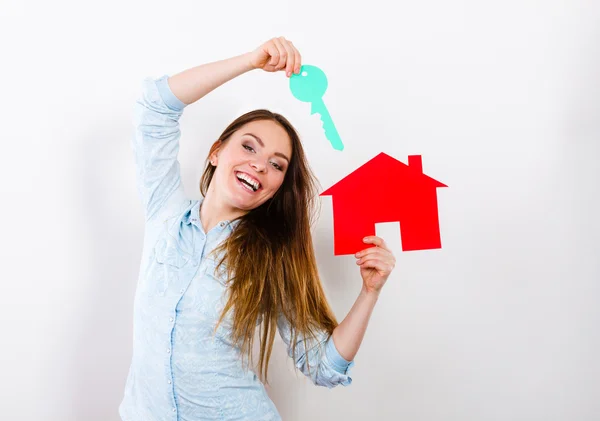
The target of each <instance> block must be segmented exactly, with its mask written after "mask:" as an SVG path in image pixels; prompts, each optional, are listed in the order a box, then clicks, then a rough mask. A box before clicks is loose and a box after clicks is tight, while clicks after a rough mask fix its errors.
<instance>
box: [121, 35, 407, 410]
mask: <svg viewBox="0 0 600 421" xmlns="http://www.w3.org/2000/svg"><path fill="white" fill-rule="evenodd" d="M300 66H301V57H300V54H299V52H298V50H297V49H296V48H295V46H294V45H293V44H292V43H291V42H290V41H288V40H286V39H285V38H283V37H280V38H274V39H271V40H269V41H268V42H266V43H264V44H263V45H261V46H260V47H258V48H257V49H256V50H254V51H252V52H249V53H246V54H242V55H239V56H236V57H233V58H230V59H226V60H222V61H217V62H214V63H209V64H204V65H201V66H198V67H194V68H191V69H188V70H185V71H183V72H181V73H179V74H176V75H174V76H172V77H168V76H166V75H165V76H162V77H161V78H158V79H156V80H153V79H150V78H147V79H145V80H144V82H143V90H142V94H141V95H140V97H139V99H138V100H137V101H136V104H135V126H136V132H135V136H134V138H133V149H134V155H135V163H136V168H137V182H138V190H139V193H140V197H141V199H142V203H143V208H144V214H145V219H146V222H145V236H144V245H143V252H142V261H141V265H140V275H139V278H138V284H137V290H136V294H135V301H134V335H133V336H134V338H133V357H132V362H131V367H130V369H129V373H128V377H127V382H126V387H125V394H124V398H123V401H122V402H121V405H120V407H119V413H120V415H121V418H122V420H123V421H155V420H156V421H158V420H161V421H162V420H173V421H196V420H234V419H235V420H252V421H257V420H279V419H280V416H279V414H278V412H277V409H276V407H275V405H274V404H273V402H272V401H271V400H270V399H269V397H268V395H267V394H266V392H265V389H264V386H263V374H264V381H265V382H267V376H266V373H267V367H268V363H269V358H270V354H271V349H272V344H273V340H274V336H275V331H278V332H279V334H280V335H281V338H282V339H283V341H284V343H285V345H286V346H287V350H288V354H289V356H290V357H292V358H293V361H294V362H295V366H296V367H297V368H298V369H299V370H300V371H301V372H302V373H304V375H306V376H307V377H308V378H309V379H310V380H311V381H312V382H313V383H314V384H316V385H320V386H326V387H328V388H332V387H334V386H337V385H339V384H341V385H344V386H347V385H349V384H350V383H351V381H352V379H351V378H350V376H349V369H350V367H352V365H353V364H354V361H353V359H354V356H355V354H356V353H357V351H358V348H359V346H360V343H361V341H362V338H363V336H364V333H365V329H366V327H367V323H368V320H369V317H370V315H371V312H372V310H373V307H374V305H375V303H376V301H377V298H378V295H379V292H380V290H381V288H382V287H383V285H384V283H385V282H386V280H387V278H388V276H389V274H390V272H391V270H392V269H393V267H394V265H395V259H394V256H393V255H392V253H391V252H390V251H389V249H388V248H387V246H386V245H385V243H384V242H383V240H382V239H381V238H379V237H376V236H373V237H368V238H367V239H366V240H365V247H367V246H368V245H371V246H374V247H369V248H366V249H365V250H363V251H362V252H360V253H358V254H357V258H359V260H358V261H357V264H358V265H360V273H361V275H362V278H363V287H362V290H361V293H360V295H359V297H358V299H357V300H356V303H355V304H354V306H353V307H352V309H351V310H350V312H349V313H348V315H347V316H346V318H345V319H344V320H343V321H342V323H340V324H339V325H338V323H337V321H336V318H335V315H334V314H333V312H332V310H331V308H330V306H329V304H328V302H327V299H326V297H325V294H324V291H323V288H322V285H321V283H320V280H319V275H318V272H317V265H316V261H315V256H314V250H313V246H312V239H311V231H310V227H311V222H312V219H311V216H312V214H311V212H312V210H313V209H312V201H313V200H314V198H318V195H317V192H316V189H315V178H314V176H313V175H312V173H311V171H310V169H309V166H308V164H307V162H306V158H305V155H304V151H303V148H302V144H301V143H300V140H299V137H298V134H297V133H296V131H295V130H294V128H293V127H292V126H291V124H290V123H289V122H288V121H287V120H286V119H285V118H284V117H282V116H281V115H279V114H275V113H271V112H269V111H267V110H256V111H253V112H250V113H247V114H245V115H243V116H241V117H239V118H238V119H236V120H235V121H234V122H232V123H231V124H230V125H229V127H227V128H226V129H225V131H224V132H223V134H222V135H221V136H220V138H219V139H218V140H217V141H216V142H215V143H214V144H213V145H212V147H211V149H210V152H209V156H208V158H207V162H206V168H205V170H204V173H203V175H202V178H201V181H200V192H201V194H202V198H201V199H200V200H190V199H188V198H186V196H185V194H184V191H183V187H182V184H181V178H180V171H179V163H178V161H177V155H178V151H179V137H180V130H179V123H178V120H179V118H180V117H181V115H182V113H183V109H184V108H185V107H186V106H187V105H189V104H192V103H194V102H195V101H197V100H198V99H200V98H202V97H203V96H205V95H206V94H208V93H209V92H210V91H212V90H213V89H215V88H217V87H218V86H220V85H221V84H223V83H224V82H226V81H228V80H230V79H232V78H234V77H236V76H239V75H241V74H243V73H245V72H247V71H249V70H252V69H263V70H265V71H267V72H276V71H281V70H284V69H285V71H286V75H287V76H288V77H290V76H291V74H292V72H293V73H298V72H299V69H300ZM257 327H259V335H260V359H259V363H260V367H259V368H260V370H259V374H260V379H259V378H258V377H257V376H256V374H255V373H254V371H253V370H248V364H247V361H246V363H244V360H245V359H246V358H245V357H249V358H248V359H249V360H250V361H253V359H252V349H253V348H252V345H253V337H254V334H255V331H256V328H257ZM267 383H268V382H267Z"/></svg>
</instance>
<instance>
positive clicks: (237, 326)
mask: <svg viewBox="0 0 600 421" xmlns="http://www.w3.org/2000/svg"><path fill="white" fill-rule="evenodd" d="M255 120H270V121H274V122H276V123H278V124H279V125H281V126H282V127H283V128H284V129H285V131H286V132H287V134H288V136H289V138H290V140H291V142H292V157H291V161H290V163H289V166H288V169H287V172H286V174H285V177H284V180H283V183H282V185H281V186H280V188H279V190H278V191H277V192H276V193H275V195H274V196H273V197H272V198H270V199H269V200H267V201H266V202H265V203H263V204H262V205H260V206H258V207H257V208H255V209H252V210H251V211H249V212H248V213H246V214H245V215H243V216H241V217H239V218H237V219H239V223H238V224H237V226H236V227H235V228H234V230H233V231H232V233H231V234H230V235H229V237H228V238H227V240H225V241H224V242H223V243H222V244H221V245H220V246H219V247H217V249H216V250H215V252H217V253H222V255H223V258H222V259H221V261H220V262H219V266H221V265H222V264H223V265H225V266H226V267H227V278H228V291H229V293H230V294H229V298H228V300H227V303H226V305H225V307H224V309H223V312H222V314H221V316H220V318H219V321H218V322H217V325H216V328H215V331H216V329H217V327H218V326H219V324H220V323H221V321H222V320H223V318H224V317H225V315H226V314H227V312H228V311H230V310H232V309H233V327H232V334H231V335H232V337H231V339H232V341H233V342H235V343H236V344H238V345H239V346H240V348H241V352H242V360H243V357H244V355H246V356H249V357H250V361H252V360H253V358H252V346H253V340H254V333H255V330H256V323H257V321H258V320H259V317H261V318H262V321H261V325H260V337H261V339H260V352H259V355H260V360H259V376H260V378H261V380H262V379H263V372H264V381H265V382H267V383H268V380H267V370H268V365H269V359H270V356H271V350H272V347H273V341H274V338H275V332H276V330H277V318H278V316H279V315H280V312H281V313H282V314H283V316H284V317H285V318H286V319H287V321H288V322H289V323H290V327H291V331H292V341H291V343H292V344H295V343H296V342H297V338H298V336H300V337H304V338H305V339H306V340H310V339H311V338H315V336H314V335H315V333H316V330H321V331H325V332H327V333H328V334H329V335H331V334H332V333H333V329H334V328H335V327H336V326H337V325H338V322H337V320H336V317H335V315H334V313H333V311H332V309H331V307H330V306H329V303H328V302H327V299H326V297H325V292H324V290H323V287H322V285H321V281H320V279H319V274H318V270H317V264H316V259H315V254H314V249H313V243H312V235H311V226H312V224H313V222H314V217H315V215H316V213H315V211H316V210H317V209H316V207H315V204H318V203H316V202H318V198H319V197H318V195H317V184H318V181H317V179H316V177H315V176H314V175H313V173H312V171H311V169H310V167H309V164H308V162H307V160H306V157H305V154H304V149H303V147H302V143H301V142H300V138H299V136H298V134H297V133H296V130H295V129H294V127H293V126H292V125H291V124H290V122H289V121H288V120H287V119H286V118H285V117H283V116H282V115H280V114H278V113H274V112H271V111H269V110H264V109H260V110H254V111H251V112H248V113H246V114H244V115H242V116H240V117H238V118H237V119H235V120H234V121H233V122H232V123H231V124H230V125H229V126H228V127H227V128H226V129H225V130H224V131H223V133H222V134H221V136H220V137H219V139H218V140H217V141H216V142H215V143H214V144H213V145H212V147H211V149H210V151H209V154H208V158H207V160H206V168H205V170H204V172H203V174H202V177H201V180H200V192H201V193H202V195H203V196H206V192H207V191H208V187H209V185H210V182H211V180H212V177H213V175H214V173H215V167H214V166H212V165H210V156H211V155H212V153H213V152H215V151H216V150H218V149H219V148H220V147H222V145H223V143H224V142H226V141H227V140H228V139H229V138H230V136H231V135H232V134H233V133H234V132H236V131H237V130H238V129H240V128H241V127H242V126H243V125H245V124H247V123H249V122H251V121H255ZM257 262H260V264H257ZM305 349H307V348H305ZM292 357H293V358H294V361H295V360H296V355H295V352H294V354H293V356H292Z"/></svg>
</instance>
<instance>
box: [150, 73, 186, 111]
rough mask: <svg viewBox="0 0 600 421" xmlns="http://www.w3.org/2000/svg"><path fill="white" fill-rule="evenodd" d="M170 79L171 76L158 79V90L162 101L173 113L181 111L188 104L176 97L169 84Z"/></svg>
mask: <svg viewBox="0 0 600 421" xmlns="http://www.w3.org/2000/svg"><path fill="white" fill-rule="evenodd" d="M168 79H169V75H163V76H161V77H159V78H158V79H156V88H157V89H158V93H159V94H160V96H161V98H162V100H163V101H164V102H165V104H166V105H167V107H169V108H170V109H172V110H173V111H181V110H183V109H184V108H185V107H186V106H187V105H188V104H186V103H185V102H183V101H181V100H180V99H179V98H177V97H176V96H175V94H174V93H173V91H172V90H171V88H170V87H169V83H168V82H167V80H168Z"/></svg>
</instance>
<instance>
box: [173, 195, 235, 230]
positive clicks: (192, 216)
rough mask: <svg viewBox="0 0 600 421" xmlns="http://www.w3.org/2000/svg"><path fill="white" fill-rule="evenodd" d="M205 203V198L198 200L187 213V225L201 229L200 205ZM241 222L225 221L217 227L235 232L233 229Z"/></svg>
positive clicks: (185, 217) (201, 197) (185, 219)
mask: <svg viewBox="0 0 600 421" xmlns="http://www.w3.org/2000/svg"><path fill="white" fill-rule="evenodd" d="M203 201H204V196H200V199H198V200H197V201H196V202H195V203H194V204H193V205H192V207H191V208H190V210H189V211H188V212H186V214H185V216H184V221H185V223H186V224H188V225H189V224H194V225H196V226H197V227H199V228H201V226H200V225H201V224H200V205H201V204H202V202H203ZM239 222H240V220H239V219H237V220H235V221H233V222H232V221H229V220H224V221H220V222H219V223H218V224H217V227H219V228H221V229H229V230H230V231H232V230H233V228H235V226H237V224H238V223H239Z"/></svg>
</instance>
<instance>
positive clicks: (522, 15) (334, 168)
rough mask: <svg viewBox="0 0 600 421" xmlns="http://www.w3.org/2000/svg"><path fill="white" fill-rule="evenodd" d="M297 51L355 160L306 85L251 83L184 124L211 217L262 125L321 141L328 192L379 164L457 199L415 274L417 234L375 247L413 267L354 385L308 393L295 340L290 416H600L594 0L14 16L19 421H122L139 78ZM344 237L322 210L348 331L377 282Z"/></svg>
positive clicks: (6, 48)
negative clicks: (219, 183) (315, 111)
mask: <svg viewBox="0 0 600 421" xmlns="http://www.w3.org/2000/svg"><path fill="white" fill-rule="evenodd" d="M280 35H283V36H285V37H287V38H288V39H290V40H292V41H293V42H294V43H295V45H296V46H297V47H298V48H299V50H300V52H301V54H302V55H303V63H304V64H313V65H317V66H319V67H320V68H322V69H323V70H324V71H325V72H326V74H327V76H328V79H329V88H328V90H327V92H326V94H325V96H324V101H325V104H326V105H327V106H328V109H329V111H330V113H331V116H332V118H333V121H334V122H335V124H336V126H337V128H338V131H339V133H340V135H341V137H342V140H343V142H344V144H345V150H344V151H343V152H339V151H335V150H334V149H333V148H332V147H331V146H330V145H329V142H328V141H327V140H326V138H325V137H324V134H323V130H322V128H321V123H320V121H319V116H318V115H313V116H311V115H310V112H309V109H310V105H309V104H307V103H301V102H299V101H297V100H296V99H295V98H294V97H293V96H292V95H291V92H290V91H289V87H288V80H287V79H286V78H285V75H284V74H283V73H281V72H280V73H277V74H272V73H266V72H262V71H260V70H257V71H254V72H250V73H247V74H245V75H242V76H241V77H239V78H237V79H235V80H233V81H231V82H229V83H228V84H226V85H224V86H222V87H221V88H219V89H217V90H216V91H214V92H212V93H211V94H209V95H208V96H207V97H205V98H203V99H202V100H200V101H199V102H197V103H195V104H193V105H191V106H189V107H188V108H187V109H186V111H185V113H184V115H183V116H182V119H181V129H182V139H181V149H180V151H181V153H180V160H181V165H182V175H183V178H184V184H185V188H186V190H187V192H188V193H189V195H190V196H191V197H199V192H198V191H197V189H196V186H197V181H198V179H199V177H200V174H201V172H200V171H201V168H202V164H203V162H204V159H205V157H206V154H207V151H208V147H209V145H210V144H211V143H212V142H213V141H214V140H215V139H216V138H217V136H218V135H219V134H220V133H221V131H222V130H223V129H224V128H225V126H226V125H227V124H228V123H229V122H230V121H232V120H233V119H234V118H235V117H237V116H238V115H240V114H241V113H242V112H245V111H248V110H250V109H253V108H258V107H267V108H270V109H272V110H274V111H279V112H282V113H283V114H284V115H285V116H287V117H288V118H289V119H290V120H291V121H292V123H293V124H294V125H295V126H296V127H297V128H298V130H299V131H300V134H301V136H302V139H303V142H304V145H305V147H306V150H307V153H308V158H309V160H310V163H311V165H312V167H313V169H314V171H315V173H316V174H317V176H318V178H319V179H320V182H321V186H322V188H323V189H325V188H328V187H329V186H331V185H332V184H333V183H335V182H337V181H338V180H340V179H341V178H343V177H344V176H345V175H347V174H349V173H350V172H352V171H353V170H354V169H356V168H357V167H358V166H360V165H362V164H363V163H365V162H366V161H368V160H369V159H371V158H372V157H374V156H375V155H377V154H378V153H379V152H385V153H387V154H389V155H391V156H393V157H395V158H396V159H398V160H400V161H403V162H405V163H406V162H407V156H408V155H411V154H420V155H422V157H423V170H424V172H425V173H426V174H428V175H429V176H431V177H433V178H435V179H437V180H439V181H441V182H442V183H445V184H447V185H448V186H449V187H448V188H442V189H438V205H439V217H440V227H441V236H442V249H439V250H428V251H418V252H407V253H403V252H402V249H401V239H400V236H399V225H398V224H390V223H387V224H379V225H377V233H378V235H380V236H382V237H383V238H384V239H385V240H386V241H387V243H388V244H389V245H390V246H391V247H392V249H393V251H394V253H395V255H396V257H397V266H396V269H395V271H394V272H393V274H392V276H391V277H390V279H389V280H388V283H387V284H386V286H385V287H384V290H383V292H382V295H381V297H380V300H379V302H378V304H377V306H376V308H375V311H374V313H373V316H372V318H371V322H370V325H369V328H368V330H367V334H366V336H365V339H364V342H363V345H362V347H361V349H360V351H359V353H358V355H357V357H356V366H355V367H354V368H353V371H352V377H353V383H352V385H351V386H350V387H347V388H344V387H338V388H335V389H332V390H328V389H326V388H319V387H315V386H314V385H312V384H311V383H310V382H309V381H308V380H307V379H306V378H304V377H303V376H302V375H301V374H298V376H296V375H294V373H293V371H292V364H291V360H290V359H289V358H288V357H287V355H285V350H284V348H283V344H282V342H281V340H280V338H279V337H277V341H276V346H275V349H274V354H273V358H272V364H271V369H270V379H271V387H270V389H269V394H270V396H271V397H272V398H273V400H274V402H275V404H276V405H277V407H278V408H279V410H280V412H281V415H282V417H283V419H284V420H286V421H287V420H293V421H295V420H307V419H310V420H314V421H317V420H342V419H343V420H364V419H377V420H410V421H421V420H423V421H434V420H435V421H437V420H456V421H464V420H474V421H480V420H481V421H489V420H502V421H505V420H512V421H517V420H524V421H525V420H527V421H530V420H544V421H549V420H560V421H566V420H578V421H584V420H586V421H587V420H589V421H592V420H598V419H600V399H598V396H599V394H600V363H599V362H598V355H599V353H600V329H599V322H600V310H599V308H600V306H599V301H600V299H599V297H600V264H599V263H598V262H599V251H600V247H599V242H600V223H599V222H598V217H599V215H600V199H599V197H598V194H599V192H600V166H599V164H598V159H600V145H599V135H600V83H599V79H600V54H599V52H600V3H598V2H595V1H593V0H587V1H586V0H562V1H558V0H544V1H542V0H538V1H533V0H519V1H516V0H512V1H506V0H505V1H475V0H471V1H452V2H449V1H442V0H437V1H420V2H407V1H404V2H387V1H383V0H371V1H368V2H362V3H359V2H356V3H354V4H352V2H347V1H345V2H342V1H335V2H334V1H328V2H326V1H322V0H321V1H316V0H305V1H302V2H284V1H281V0H277V1H276V0H272V1H262V0H261V1H259V0H254V1H241V0H237V1H226V2H225V1H224V2H216V1H213V2H206V1H169V2H155V1H154V2H153V1H144V2H141V1H140V2H126V1H118V2H110V1H109V2H100V3H98V2H96V3H93V2H65V1H52V2H42V1H37V2H29V3H26V2H17V1H9V2H8V3H7V2H6V1H4V2H3V3H2V13H1V14H0V39H2V41H1V44H2V49H1V52H0V54H1V56H2V65H1V66H0V75H1V76H2V89H1V92H2V101H1V105H0V107H1V109H0V115H1V116H2V132H1V135H0V139H1V145H2V152H1V154H0V177H1V178H0V179H1V191H0V193H1V200H2V201H1V203H2V207H1V209H2V217H1V218H0V233H1V235H2V242H1V249H0V251H1V259H2V264H1V265H0V279H1V280H2V293H1V294H0V311H1V312H2V313H1V314H0V316H2V317H1V320H2V347H1V348H0V357H1V361H2V381H1V382H0V396H1V398H0V417H1V418H2V419H6V420H28V421H29V420H31V421H33V420H36V421H37V420H48V421H118V419H119V418H118V413H117V408H118V405H119V403H120V401H121V398H122V394H123V387H124V382H125V378H126V374H127V369H128V366H129V362H130V358H131V345H132V311H133V295H134V292H135V291H134V288H135V280H136V277H137V270H138V267H139V258H140V254H141V245H142V235H143V231H142V230H143V216H142V210H141V205H140V203H139V202H138V197H137V193H136V190H135V183H134V174H135V172H134V162H133V155H132V152H131V149H130V143H129V142H130V137H131V136H132V135H133V127H132V124H131V122H132V109H133V104H134V101H135V99H136V97H137V95H138V94H139V92H140V88H141V85H140V84H141V81H142V79H143V78H144V77H147V76H152V77H159V76H161V75H163V74H168V75H173V74H174V73H177V72H179V71H181V70H184V69H186V68H189V67H193V66H196V65H199V64H202V63H205V62H209V61H215V60H220V59H223V58H228V57H231V56H233V55H237V54H240V53H244V52H247V51H250V50H252V49H254V48H256V47H257V46H258V45H260V44H261V43H262V42H264V41H266V40H268V39H269V38H272V37H275V36H280ZM382 200H383V199H382ZM382 203H385V202H382ZM379 205H380V204H379V203H373V206H379ZM332 228H333V226H332V209H331V198H330V197H323V198H322V201H321V217H320V219H319V222H318V225H316V226H315V238H314V240H315V247H316V252H317V258H318V263H319V269H320V271H321V275H322V276H323V282H324V285H325V288H326V292H327V294H328V297H329V298H330V300H331V303H332V305H333V307H334V310H335V312H336V315H337V316H338V318H339V320H341V319H343V317H344V316H345V315H346V313H347V311H348V310H349V309H350V307H351V306H352V303H353V302H354V300H355V299H356V297H357V294H358V292H359V291H360V287H361V282H362V281H361V278H360V275H359V271H358V268H357V267H356V265H355V263H354V258H353V257H352V256H334V255H333V238H332Z"/></svg>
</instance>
